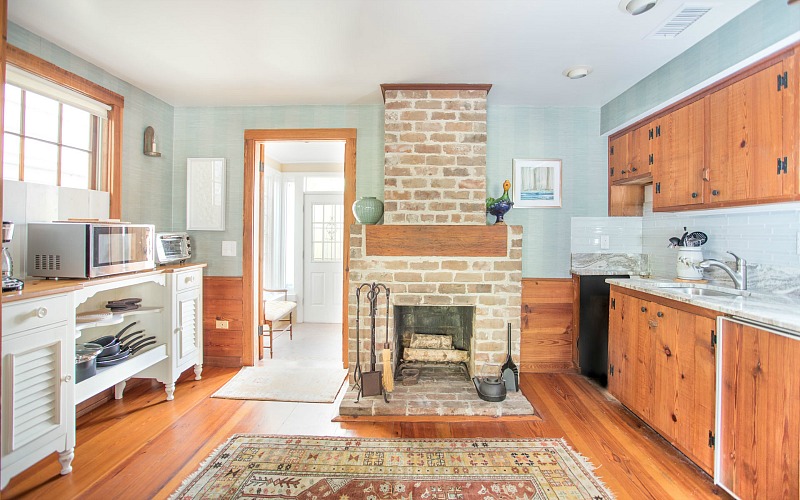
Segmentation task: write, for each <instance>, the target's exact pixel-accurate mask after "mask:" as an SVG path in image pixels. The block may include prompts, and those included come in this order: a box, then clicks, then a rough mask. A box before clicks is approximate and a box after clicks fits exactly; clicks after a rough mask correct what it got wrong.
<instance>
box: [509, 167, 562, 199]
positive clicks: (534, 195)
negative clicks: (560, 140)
mask: <svg viewBox="0 0 800 500" xmlns="http://www.w3.org/2000/svg"><path fill="white" fill-rule="evenodd" d="M513 163H514V169H513V177H512V179H513V180H512V187H511V189H512V193H513V197H514V200H513V201H514V208H552V207H560V206H561V160H516V159H515V160H514V161H513Z"/></svg>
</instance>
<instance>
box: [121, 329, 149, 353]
mask: <svg viewBox="0 0 800 500" xmlns="http://www.w3.org/2000/svg"><path fill="white" fill-rule="evenodd" d="M142 332H144V330H142ZM136 333H137V334H138V333H141V332H136ZM133 335H134V334H131V338H129V339H128V341H127V342H124V343H123V344H122V348H123V349H126V348H128V347H130V346H131V344H133V343H134V342H136V341H138V340H142V339H143V338H144V335H136V336H135V337H134V336H133Z"/></svg>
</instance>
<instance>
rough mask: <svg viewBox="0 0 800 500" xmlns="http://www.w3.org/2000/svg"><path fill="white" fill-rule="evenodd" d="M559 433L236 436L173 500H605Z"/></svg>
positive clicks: (604, 490)
mask: <svg viewBox="0 0 800 500" xmlns="http://www.w3.org/2000/svg"><path fill="white" fill-rule="evenodd" d="M592 469H593V467H592V465H591V464H589V462H588V461H587V460H585V459H584V458H583V457H581V456H580V455H578V454H577V453H576V452H574V451H572V449H570V448H569V446H567V444H566V443H565V442H564V440H562V439H482V438H479V439H367V438H336V437H311V436H308V437H306V436H265V435H253V434H236V435H234V436H233V437H232V438H230V439H229V440H228V441H227V442H226V443H225V444H224V445H222V446H221V447H220V448H219V449H218V450H216V451H215V452H214V453H213V454H212V455H211V456H210V457H209V458H208V459H207V460H206V462H205V463H204V464H203V465H202V466H201V468H200V470H198V471H197V472H195V473H194V474H193V475H192V476H191V477H189V478H188V479H186V481H184V483H183V485H182V486H181V488H180V489H179V490H178V491H176V492H175V493H174V494H173V495H172V498H173V499H189V498H286V499H288V498H298V499H331V500H333V499H337V500H362V499H366V500H378V499H415V498H422V499H429V500H457V499H480V500H500V499H531V500H532V499H547V498H558V499H597V500H600V499H607V498H613V495H612V494H611V493H610V492H609V490H608V489H607V488H606V487H605V486H604V485H603V483H602V482H601V481H600V480H599V479H598V478H597V477H596V476H595V475H594V474H593V473H592Z"/></svg>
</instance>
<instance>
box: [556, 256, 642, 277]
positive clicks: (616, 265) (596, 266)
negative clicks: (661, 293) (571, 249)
mask: <svg viewBox="0 0 800 500" xmlns="http://www.w3.org/2000/svg"><path fill="white" fill-rule="evenodd" d="M647 262H648V261H647V255H645V254H638V253H573V254H571V265H570V272H571V273H572V274H577V275H579V276H598V275H608V276H623V275H624V276H641V275H645V274H647V268H648V265H647Z"/></svg>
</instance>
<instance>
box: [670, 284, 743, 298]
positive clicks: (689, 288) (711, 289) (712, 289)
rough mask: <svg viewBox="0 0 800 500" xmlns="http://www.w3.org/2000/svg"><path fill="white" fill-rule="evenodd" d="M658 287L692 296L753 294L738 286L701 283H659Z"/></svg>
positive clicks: (740, 295) (741, 295) (739, 295)
mask: <svg viewBox="0 0 800 500" xmlns="http://www.w3.org/2000/svg"><path fill="white" fill-rule="evenodd" d="M657 286H658V288H668V289H670V290H672V291H674V292H677V293H680V294H682V295H688V296H692V297H749V296H750V295H752V293H751V292H749V291H748V290H737V289H736V288H725V287H719V286H713V285H705V284H700V283H659V284H658V285H657Z"/></svg>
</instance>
